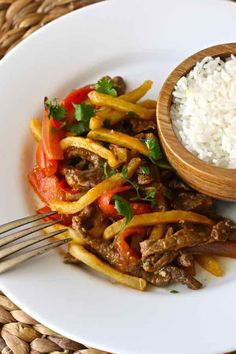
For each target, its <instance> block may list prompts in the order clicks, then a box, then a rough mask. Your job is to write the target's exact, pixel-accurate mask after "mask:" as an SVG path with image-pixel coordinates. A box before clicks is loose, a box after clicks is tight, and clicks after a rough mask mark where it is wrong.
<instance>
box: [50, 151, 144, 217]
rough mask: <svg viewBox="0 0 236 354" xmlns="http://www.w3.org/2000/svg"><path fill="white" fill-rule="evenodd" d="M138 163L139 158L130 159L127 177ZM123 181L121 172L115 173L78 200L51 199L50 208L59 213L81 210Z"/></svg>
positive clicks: (73, 212) (132, 172)
mask: <svg viewBox="0 0 236 354" xmlns="http://www.w3.org/2000/svg"><path fill="white" fill-rule="evenodd" d="M140 164H141V159H140V158H134V159H132V160H130V162H129V164H128V166H127V173H128V177H129V178H131V177H132V176H133V174H134V173H135V171H136V170H137V168H138V167H139V166H140ZM125 182H126V180H125V179H124V178H123V176H122V173H117V174H115V175H114V176H112V177H110V178H107V179H105V180H104V181H102V182H101V183H98V184H97V185H96V186H95V187H93V188H91V189H90V190H89V191H88V192H87V193H85V194H84V195H83V196H82V197H81V198H80V199H79V200H76V201H74V202H66V201H60V200H53V201H52V202H51V203H50V207H51V209H52V210H57V211H58V212H59V213H61V214H75V213H78V212H79V211H81V210H83V209H84V208H85V207H86V206H88V205H90V204H92V203H93V202H94V201H95V200H96V199H97V198H99V197H100V196H101V195H102V194H103V193H104V192H106V191H107V190H109V189H112V188H114V187H117V186H121V185H122V184H124V183H125Z"/></svg>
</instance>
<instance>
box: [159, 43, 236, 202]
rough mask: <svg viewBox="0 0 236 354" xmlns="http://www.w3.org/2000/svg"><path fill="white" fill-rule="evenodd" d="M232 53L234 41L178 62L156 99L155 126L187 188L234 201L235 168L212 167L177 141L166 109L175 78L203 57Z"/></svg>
mask: <svg viewBox="0 0 236 354" xmlns="http://www.w3.org/2000/svg"><path fill="white" fill-rule="evenodd" d="M230 54H234V55H236V44H234V43H229V44H221V45H216V46H214V47H210V48H207V49H203V50H201V51H200V52H197V53H196V54H193V55H192V56H191V57H189V58H187V59H186V60H184V61H183V62H182V63H181V64H180V65H178V66H177V67H176V68H175V69H174V70H173V71H172V72H171V74H170V75H169V76H168V77H167V79H166V81H165V83H164V85H163V86H162V88H161V91H160V94H159V96H158V101H157V125H158V130H159V136H160V140H161V143H162V146H163V149H164V151H165V153H166V156H167V158H168V160H169V162H170V164H171V165H172V166H173V167H174V169H175V170H176V171H177V174H178V175H179V176H180V177H181V178H182V179H183V180H184V181H185V182H187V183H188V184H189V185H190V186H191V187H193V188H194V189H196V190H198V191H199V192H202V193H204V194H207V195H209V196H212V197H214V198H217V199H222V200H228V201H236V169H226V168H221V167H215V166H212V165H210V164H207V163H205V162H204V161H202V160H200V159H198V158H197V157H196V156H194V155H193V154H192V153H190V152H189V151H188V150H187V149H186V148H185V147H184V146H183V145H182V143H181V142H180V141H179V140H178V138H177V136H176V135H175V133H174V130H173V127H172V123H171V119H170V115H169V111H170V105H171V103H172V92H173V90H174V86H175V84H176V83H177V81H178V80H179V79H180V78H181V77H182V76H184V75H186V74H187V73H188V72H189V71H190V70H191V69H192V68H193V67H194V66H195V65H196V63H197V62H198V61H200V60H202V59H203V58H204V57H206V56H212V57H217V56H219V57H221V58H222V59H224V58H226V57H229V56H230Z"/></svg>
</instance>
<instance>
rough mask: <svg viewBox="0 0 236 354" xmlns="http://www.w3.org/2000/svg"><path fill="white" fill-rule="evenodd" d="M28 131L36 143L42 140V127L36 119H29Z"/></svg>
mask: <svg viewBox="0 0 236 354" xmlns="http://www.w3.org/2000/svg"><path fill="white" fill-rule="evenodd" d="M30 130H31V133H32V134H33V137H34V138H35V140H36V141H40V140H41V139H42V125H41V121H40V120H39V119H38V118H33V119H31V121H30Z"/></svg>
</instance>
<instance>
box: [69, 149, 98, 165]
mask: <svg viewBox="0 0 236 354" xmlns="http://www.w3.org/2000/svg"><path fill="white" fill-rule="evenodd" d="M78 158H79V159H82V160H86V161H88V162H90V163H91V164H92V166H93V167H94V168H96V167H97V168H98V167H100V166H101V164H102V162H103V159H102V158H101V157H100V156H98V155H96V154H94V153H93V152H91V151H89V150H86V149H83V148H77V147H74V146H72V147H69V148H68V149H66V151H65V160H72V159H78Z"/></svg>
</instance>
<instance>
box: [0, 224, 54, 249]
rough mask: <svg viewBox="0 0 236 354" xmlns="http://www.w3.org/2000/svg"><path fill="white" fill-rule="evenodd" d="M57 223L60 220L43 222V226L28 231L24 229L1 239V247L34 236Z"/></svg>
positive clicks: (36, 226) (32, 227)
mask: <svg viewBox="0 0 236 354" xmlns="http://www.w3.org/2000/svg"><path fill="white" fill-rule="evenodd" d="M57 223H58V220H52V221H48V222H43V223H41V224H38V225H35V226H31V227H29V228H27V229H24V230H21V231H18V232H15V233H13V234H10V235H7V236H4V237H1V238H0V247H1V246H4V245H7V244H8V243H10V242H13V241H16V240H18V239H20V238H22V237H25V236H27V235H30V234H32V233H34V232H36V231H39V230H42V229H45V228H46V227H48V226H52V225H55V224H57Z"/></svg>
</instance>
